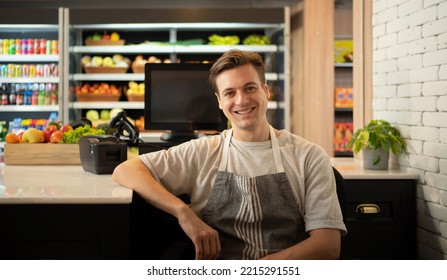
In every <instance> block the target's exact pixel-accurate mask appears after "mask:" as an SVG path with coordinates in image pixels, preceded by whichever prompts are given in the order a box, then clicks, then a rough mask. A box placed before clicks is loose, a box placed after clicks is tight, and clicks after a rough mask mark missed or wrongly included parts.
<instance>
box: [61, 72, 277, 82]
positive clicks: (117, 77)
mask: <svg viewBox="0 0 447 280" xmlns="http://www.w3.org/2000/svg"><path fill="white" fill-rule="evenodd" d="M265 78H266V79H267V81H277V80H280V79H284V75H278V74H277V73H266V75H265ZM70 79H71V80H72V81H144V74H142V73H125V74H72V75H70Z"/></svg>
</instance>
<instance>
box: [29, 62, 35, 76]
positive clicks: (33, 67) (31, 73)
mask: <svg viewBox="0 0 447 280" xmlns="http://www.w3.org/2000/svg"><path fill="white" fill-rule="evenodd" d="M29 76H30V77H36V65H35V64H30V66H29Z"/></svg>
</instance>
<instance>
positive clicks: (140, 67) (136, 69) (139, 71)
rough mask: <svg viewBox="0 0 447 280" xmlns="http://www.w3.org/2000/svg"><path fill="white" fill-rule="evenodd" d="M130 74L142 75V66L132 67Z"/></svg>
mask: <svg viewBox="0 0 447 280" xmlns="http://www.w3.org/2000/svg"><path fill="white" fill-rule="evenodd" d="M132 72H134V73H144V64H143V65H132Z"/></svg>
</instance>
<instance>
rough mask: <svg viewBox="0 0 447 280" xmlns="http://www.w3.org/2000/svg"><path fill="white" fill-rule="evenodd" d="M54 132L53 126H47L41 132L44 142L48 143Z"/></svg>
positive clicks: (54, 127)
mask: <svg viewBox="0 0 447 280" xmlns="http://www.w3.org/2000/svg"><path fill="white" fill-rule="evenodd" d="M56 130H57V126H55V125H54V124H50V125H49V126H47V127H46V128H45V129H44V131H43V137H44V142H50V136H51V134H52V133H53V132H54V131H56Z"/></svg>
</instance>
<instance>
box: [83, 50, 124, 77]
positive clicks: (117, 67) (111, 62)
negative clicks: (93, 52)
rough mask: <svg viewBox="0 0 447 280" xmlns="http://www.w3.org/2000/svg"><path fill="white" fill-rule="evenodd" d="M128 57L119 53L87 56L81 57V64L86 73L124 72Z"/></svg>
mask: <svg viewBox="0 0 447 280" xmlns="http://www.w3.org/2000/svg"><path fill="white" fill-rule="evenodd" d="M130 63H131V61H130V59H129V58H127V57H123V56H122V55H120V54H115V55H113V56H112V57H110V56H105V57H102V56H93V57H91V56H89V55H85V56H83V57H82V58H81V65H82V67H83V68H84V70H85V72H86V73H125V72H126V71H127V69H128V68H129V66H130Z"/></svg>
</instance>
